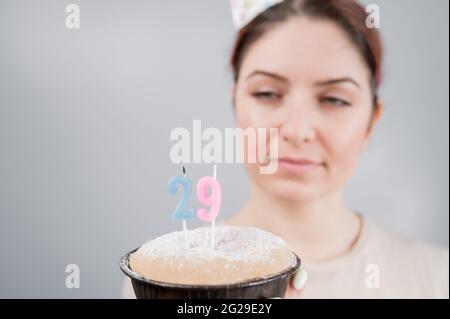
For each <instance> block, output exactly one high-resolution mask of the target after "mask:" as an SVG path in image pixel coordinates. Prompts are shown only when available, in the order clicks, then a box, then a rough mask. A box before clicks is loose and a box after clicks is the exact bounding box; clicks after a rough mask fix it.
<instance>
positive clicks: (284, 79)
mask: <svg viewBox="0 0 450 319" xmlns="http://www.w3.org/2000/svg"><path fill="white" fill-rule="evenodd" d="M255 75H264V76H268V77H271V78H273V79H275V80H278V81H282V82H287V81H288V80H287V79H286V78H285V77H283V76H281V75H278V74H275V73H272V72H268V71H262V70H256V71H253V72H252V73H250V75H249V76H247V80H248V79H249V78H251V77H253V76H255Z"/></svg>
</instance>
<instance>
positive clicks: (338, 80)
mask: <svg viewBox="0 0 450 319" xmlns="http://www.w3.org/2000/svg"><path fill="white" fill-rule="evenodd" d="M343 82H349V83H352V84H354V85H355V86H356V87H357V88H358V89H359V88H361V86H360V85H359V83H358V82H357V81H355V80H354V79H352V78H351V77H348V76H347V77H342V78H336V79H329V80H325V81H319V82H316V83H315V85H317V86H326V85H333V84H338V83H343Z"/></svg>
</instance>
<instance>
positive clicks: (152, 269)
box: [130, 226, 296, 285]
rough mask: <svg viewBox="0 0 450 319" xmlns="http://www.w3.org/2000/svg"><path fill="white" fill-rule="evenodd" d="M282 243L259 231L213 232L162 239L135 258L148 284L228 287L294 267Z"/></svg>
mask: <svg viewBox="0 0 450 319" xmlns="http://www.w3.org/2000/svg"><path fill="white" fill-rule="evenodd" d="M295 261H296V259H295V255H294V254H293V253H292V252H291V250H290V249H289V247H288V246H287V245H286V243H285V242H284V241H283V240H282V239H281V238H279V237H277V236H275V235H273V234H271V233H269V232H266V231H263V230H261V229H258V228H254V227H231V226H222V227H215V245H214V249H213V248H212V247H211V227H203V228H197V229H193V230H188V231H186V232H183V231H179V232H172V233H168V234H165V235H162V236H160V237H157V238H155V239H153V240H151V241H149V242H147V243H145V244H144V245H142V246H141V247H140V248H139V249H138V250H137V251H136V252H134V253H133V254H131V256H130V268H131V269H132V270H133V271H134V272H135V273H137V274H138V275H140V276H141V277H143V278H146V279H150V280H153V281H158V282H164V283H171V284H181V285H227V284H234V283H240V282H245V281H249V280H252V279H257V278H264V277H268V276H271V275H276V274H278V273H280V272H282V271H284V270H286V269H288V268H289V267H292V265H293V264H294V263H295Z"/></svg>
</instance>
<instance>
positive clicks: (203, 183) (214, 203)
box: [197, 166, 222, 248]
mask: <svg viewBox="0 0 450 319" xmlns="http://www.w3.org/2000/svg"><path fill="white" fill-rule="evenodd" d="M209 190H211V192H210V194H209ZM197 198H198V200H199V201H200V203H202V204H204V205H206V206H209V207H210V210H209V212H208V211H207V210H206V209H204V208H200V209H199V210H198V211H197V217H198V218H199V219H200V220H202V221H204V222H208V223H211V247H212V248H214V241H215V239H214V237H215V221H216V217H217V216H218V215H219V211H220V205H221V202H222V190H221V188H220V184H219V182H218V181H217V179H216V166H214V177H211V176H205V177H203V178H202V179H200V180H199V181H198V183H197Z"/></svg>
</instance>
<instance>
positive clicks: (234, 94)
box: [231, 81, 237, 110]
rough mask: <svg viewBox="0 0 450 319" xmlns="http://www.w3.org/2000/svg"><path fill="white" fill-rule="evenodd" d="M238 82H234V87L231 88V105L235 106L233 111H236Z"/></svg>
mask: <svg viewBox="0 0 450 319" xmlns="http://www.w3.org/2000/svg"><path fill="white" fill-rule="evenodd" d="M236 87H237V85H236V81H233V86H232V87H231V103H232V104H233V109H234V110H235V109H236Z"/></svg>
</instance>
